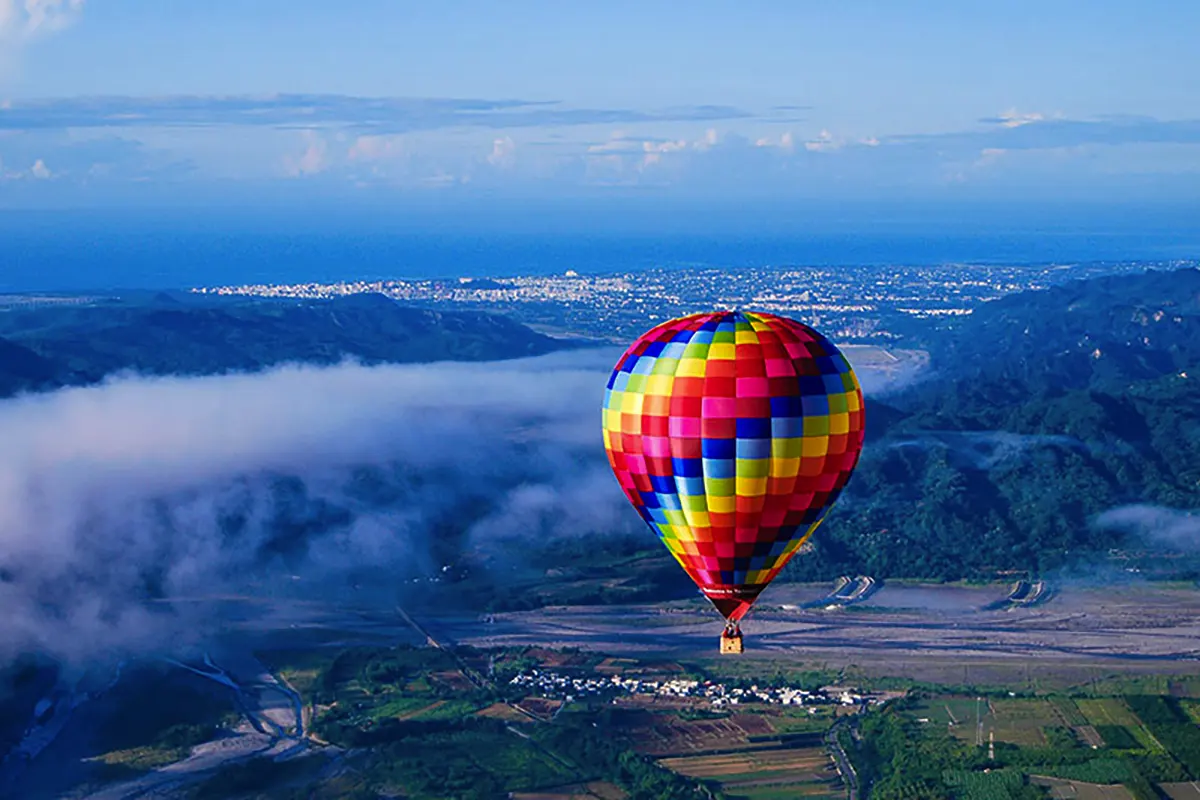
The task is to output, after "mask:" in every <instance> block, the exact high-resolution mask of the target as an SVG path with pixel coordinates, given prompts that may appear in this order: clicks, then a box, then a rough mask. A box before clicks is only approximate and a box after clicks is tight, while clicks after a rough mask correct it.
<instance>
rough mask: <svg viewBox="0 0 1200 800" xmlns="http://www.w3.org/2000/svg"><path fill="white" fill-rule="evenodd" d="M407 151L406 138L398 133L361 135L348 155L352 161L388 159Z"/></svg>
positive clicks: (351, 146)
mask: <svg viewBox="0 0 1200 800" xmlns="http://www.w3.org/2000/svg"><path fill="white" fill-rule="evenodd" d="M406 153H407V148H406V147H405V144H404V138H403V137H402V136H400V135H398V134H384V135H381V136H374V135H370V136H359V137H358V138H357V139H355V140H354V144H352V145H350V149H349V150H348V151H347V152H346V157H347V158H349V159H350V160H351V161H387V160H390V159H394V158H398V157H400V156H403V155H405V154H406Z"/></svg>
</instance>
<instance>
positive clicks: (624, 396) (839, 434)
mask: <svg viewBox="0 0 1200 800" xmlns="http://www.w3.org/2000/svg"><path fill="white" fill-rule="evenodd" d="M862 442H863V397H862V390H861V388H860V387H859V384H858V379H857V378H856V377H855V375H854V371H853V370H852V369H851V368H850V364H849V363H848V362H847V361H846V359H845V357H844V356H843V355H842V354H841V353H840V352H839V351H838V349H837V348H836V347H834V346H833V344H832V343H830V342H829V340H828V339H826V338H825V337H824V336H822V335H821V334H819V333H817V332H816V331H815V330H813V329H812V328H810V327H808V326H807V325H802V324H801V323H799V322H795V321H794V320H790V319H787V318H785V317H779V316H776V315H774V314H761V313H748V312H738V311H729V312H720V313H711V314H695V315H692V316H688V317H682V318H680V319H674V320H671V321H669V322H665V323H663V324H661V325H659V326H657V327H655V328H654V329H652V330H651V331H649V332H648V333H646V334H645V335H643V336H642V337H641V338H639V339H638V340H637V341H636V342H634V343H633V345H632V346H631V347H630V348H629V349H628V350H626V351H625V353H624V355H622V356H621V360H620V361H619V362H618V363H617V366H616V368H615V369H614V370H613V373H612V376H611V377H610V378H609V381H608V388H607V390H606V391H605V394H604V446H605V449H606V450H607V452H608V459H609V463H610V464H611V465H612V468H613V472H614V473H615V474H616V476H617V480H618V481H619V482H620V484H621V488H622V489H623V490H624V491H625V494H626V496H627V497H628V498H629V501H630V502H631V503H632V504H633V506H634V507H635V508H636V509H637V510H638V511H639V512H640V513H641V515H642V517H643V518H644V519H645V520H646V522H647V523H648V524H649V525H650V527H651V529H652V530H654V532H655V533H656V534H657V535H658V536H659V538H660V539H662V541H663V543H664V544H665V545H666V546H667V548H668V549H669V550H670V551H671V554H672V555H674V556H675V558H676V560H678V561H679V563H680V565H682V567H683V568H684V569H685V570H686V571H687V573H688V575H689V576H691V578H692V580H694V581H695V582H696V584H697V585H698V586H699V587H700V589H701V590H702V591H703V592H704V594H705V595H707V596H708V598H709V599H710V600H712V602H713V604H714V605H715V606H716V607H717V609H718V610H719V611H720V612H721V613H722V614H724V615H725V617H726V618H728V619H731V620H737V619H740V618H741V617H742V616H743V615H744V614H745V613H746V612H747V611H748V610H749V608H750V604H751V603H753V602H754V600H755V599H756V598H757V597H758V594H759V592H761V591H762V590H763V588H765V587H766V585H767V584H768V583H770V582H771V580H772V579H773V578H774V577H775V576H776V575H777V574H778V573H779V571H780V570H781V569H782V568H783V566H784V564H786V563H787V562H788V561H789V560H790V559H791V557H792V556H793V555H794V554H795V553H796V551H797V550H798V549H799V547H800V545H802V544H803V543H804V542H805V541H806V540H807V539H808V537H809V536H810V535H812V532H813V531H814V530H815V529H816V528H817V526H818V525H820V523H821V520H822V518H823V517H824V515H825V512H826V511H827V510H828V509H829V507H830V506H831V505H832V504H833V502H834V501H835V500H836V499H837V497H838V495H839V494H840V493H841V491H842V488H843V487H844V486H845V485H846V481H847V480H848V479H849V478H850V473H851V472H852V471H853V470H854V467H855V465H856V464H857V463H858V456H859V453H860V451H861V450H862Z"/></svg>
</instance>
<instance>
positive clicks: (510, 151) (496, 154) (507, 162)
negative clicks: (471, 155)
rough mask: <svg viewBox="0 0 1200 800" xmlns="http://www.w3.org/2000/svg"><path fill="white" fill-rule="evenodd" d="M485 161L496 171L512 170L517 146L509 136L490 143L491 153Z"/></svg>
mask: <svg viewBox="0 0 1200 800" xmlns="http://www.w3.org/2000/svg"><path fill="white" fill-rule="evenodd" d="M487 161H488V163H489V164H491V165H492V166H493V167H497V168H498V169H512V167H513V165H514V164H516V161H517V145H516V143H515V142H513V140H512V137H511V136H505V137H503V138H500V139H496V140H495V141H493V142H492V152H491V153H490V154H489V155H488V157H487Z"/></svg>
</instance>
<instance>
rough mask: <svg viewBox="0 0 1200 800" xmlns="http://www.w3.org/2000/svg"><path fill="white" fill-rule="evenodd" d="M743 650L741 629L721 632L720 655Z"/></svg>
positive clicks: (733, 653) (732, 653)
mask: <svg viewBox="0 0 1200 800" xmlns="http://www.w3.org/2000/svg"><path fill="white" fill-rule="evenodd" d="M743 650H744V648H743V646H742V632H741V631H732V632H730V631H725V632H724V633H722V634H721V655H735V654H737V653H741V652H742V651H743Z"/></svg>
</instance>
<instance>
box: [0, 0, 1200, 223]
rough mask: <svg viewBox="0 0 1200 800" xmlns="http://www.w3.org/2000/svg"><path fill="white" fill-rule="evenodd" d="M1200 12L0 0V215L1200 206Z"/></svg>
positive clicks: (1051, 6)
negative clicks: (300, 205) (638, 201)
mask: <svg viewBox="0 0 1200 800" xmlns="http://www.w3.org/2000/svg"><path fill="white" fill-rule="evenodd" d="M1197 30H1200V4H1196V3H1184V2H1179V1H1178V0H1144V1H1143V2H1138V3H1134V2H1120V3H1118V2H1111V1H1110V0H1093V1H1092V2H1083V1H1082V0H1080V1H1079V2H1073V1H1069V0H1041V2H1026V0H1013V1H1012V2H1006V3H996V2H976V0H958V1H957V2H950V1H949V0H947V1H946V2H939V1H935V0H926V1H921V0H896V2H884V1H883V0H877V2H864V1H861V0H859V1H856V0H845V1H844V2H829V0H824V1H823V2H805V1H803V0H793V1H792V2H775V3H767V2H753V0H745V1H744V2H715V1H708V0H692V1H691V2H689V3H686V4H683V3H677V2H670V3H668V2H661V1H658V2H656V1H655V0H643V2H624V0H611V1H610V2H606V3H583V2H563V1H560V2H549V1H547V2H532V1H529V0H506V2H503V3H499V2H482V1H479V2H468V1H467V0H439V2H423V3H416V2H405V1H404V0H391V1H390V2H388V1H386V0H358V2H341V3H333V2H328V1H326V2H316V1H314V0H206V2H195V0H0V205H3V206H5V207H9V208H13V207H18V208H20V207H35V206H42V205H46V206H56V205H72V204H121V203H126V202H129V203H136V202H151V203H153V202H157V201H159V200H162V201H166V200H168V199H169V200H172V201H178V200H179V198H180V197H189V198H194V199H195V202H208V203H217V204H220V203H222V202H226V201H229V202H233V201H246V198H253V197H259V198H263V200H262V202H268V198H272V197H280V196H286V197H289V198H292V199H295V198H305V197H311V198H324V199H328V198H356V197H357V198H369V199H370V200H371V201H375V200H378V199H380V198H388V197H393V196H396V197H401V196H402V197H406V198H416V199H418V200H421V199H422V198H428V197H432V196H438V197H445V196H451V197H480V196H482V197H487V196H494V195H498V194H499V195H512V196H520V197H527V198H533V199H538V200H541V201H546V202H554V201H555V200H556V199H559V198H576V197H584V198H601V199H602V198H604V197H627V196H630V195H631V194H632V195H640V196H644V197H649V198H660V199H674V200H677V201H680V202H684V201H688V202H693V201H703V200H705V199H714V198H716V199H725V200H732V201H735V202H744V201H761V202H765V203H771V202H786V201H790V200H821V199H825V198H833V199H837V200H862V201H878V200H887V201H908V200H913V199H921V200H934V201H938V200H941V201H949V202H958V201H966V200H974V201H997V202H999V201H1014V200H1021V199H1023V198H1029V197H1035V198H1038V199H1047V198H1057V199H1062V200H1067V201H1082V200H1086V201H1088V202H1101V203H1103V202H1112V203H1117V202H1121V201H1125V200H1130V199H1133V200H1138V201H1156V202H1166V203H1171V202H1193V201H1195V200H1197V199H1200V50H1198V49H1197V48H1196V47H1195V45H1194V40H1193V36H1194V32H1195V31H1197Z"/></svg>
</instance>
